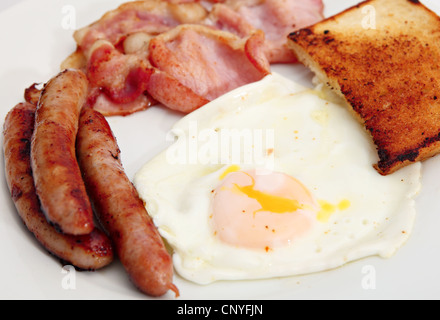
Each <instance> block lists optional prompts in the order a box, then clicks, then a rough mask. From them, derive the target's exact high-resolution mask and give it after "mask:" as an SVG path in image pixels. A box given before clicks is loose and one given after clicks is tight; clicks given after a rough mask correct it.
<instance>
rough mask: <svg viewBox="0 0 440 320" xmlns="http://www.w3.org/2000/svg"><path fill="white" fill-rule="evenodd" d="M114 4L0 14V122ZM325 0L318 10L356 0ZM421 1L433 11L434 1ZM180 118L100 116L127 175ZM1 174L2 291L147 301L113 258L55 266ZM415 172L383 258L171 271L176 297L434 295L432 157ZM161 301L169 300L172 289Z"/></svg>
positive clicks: (436, 252)
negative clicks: (222, 275)
mask: <svg viewBox="0 0 440 320" xmlns="http://www.w3.org/2000/svg"><path fill="white" fill-rule="evenodd" d="M122 2H123V1H120V0H76V1H74V2H72V1H70V0H60V1H54V0H39V1H30V0H28V1H23V2H21V3H19V4H18V5H15V6H12V7H10V8H8V9H7V10H5V11H3V12H2V13H1V14H0V30H1V39H0V40H1V43H2V50H1V53H0V91H1V98H2V102H1V104H0V119H1V125H3V119H4V117H5V116H6V113H7V112H8V111H9V110H10V109H11V108H12V107H13V106H14V105H15V104H17V103H18V102H20V101H22V100H23V91H24V89H25V88H26V87H28V86H29V85H31V84H32V83H34V82H45V81H47V80H48V79H49V78H50V77H52V76H53V75H55V74H56V73H57V72H58V70H59V64H60V63H61V61H62V60H63V59H64V58H65V57H66V56H67V55H68V54H70V53H71V52H72V51H73V50H74V49H75V43H74V41H73V38H72V33H73V30H72V27H74V28H75V27H76V28H80V27H82V26H85V25H87V24H89V23H91V22H93V21H95V20H97V19H98V18H100V17H101V15H102V14H103V13H104V12H106V11H108V10H110V9H113V8H116V7H117V6H118V5H119V4H120V3H122ZM324 2H325V5H326V10H325V14H326V16H330V15H332V14H335V13H337V12H340V11H341V10H343V9H345V8H348V7H350V6H351V5H354V4H356V3H357V1H356V0H327V1H324ZM72 3H74V5H72ZM424 3H425V4H426V5H427V6H428V7H430V8H431V9H433V10H435V11H436V12H437V13H440V5H439V4H438V3H437V2H436V0H425V1H424ZM69 14H73V16H70V15H69ZM69 17H73V18H74V20H69ZM402 19H404V17H402ZM72 22H74V23H75V24H74V25H72ZM273 70H274V71H278V72H280V73H282V74H284V75H287V76H288V77H289V78H291V79H293V80H296V81H298V82H300V83H303V84H305V85H308V86H312V84H311V78H312V75H311V73H310V72H309V71H308V70H307V69H305V68H304V67H303V66H301V65H284V66H274V68H273ZM179 118H180V115H178V114H176V113H173V112H169V111H168V110H165V109H164V108H160V107H153V108H151V109H149V110H148V111H145V112H139V113H137V114H134V115H132V116H129V117H113V118H109V122H110V125H111V127H112V129H113V131H114V133H115V135H116V137H117V139H118V142H119V146H120V148H121V150H122V160H123V163H124V166H125V169H126V171H127V174H128V176H129V177H130V178H132V177H133V176H134V174H135V172H136V171H137V170H138V169H139V168H140V167H141V165H142V164H144V163H145V162H146V161H148V160H149V159H151V158H152V157H153V156H154V155H156V154H157V153H158V152H160V151H161V150H163V149H164V148H165V147H166V146H167V142H166V139H165V135H166V133H167V132H168V130H169V129H170V128H171V126H172V125H173V124H174V122H175V121H176V120H178V119H179ZM2 142H3V140H2ZM0 172H1V173H0V175H1V177H0V198H1V202H0V203H1V210H0V211H1V213H0V246H1V248H2V250H1V253H2V258H1V260H2V263H1V264H0V284H1V286H0V298H1V299H149V298H148V297H146V296H145V295H143V294H141V293H140V292H138V291H137V290H136V289H135V288H134V287H133V286H132V284H131V283H130V282H129V280H128V278H127V276H126V274H125V271H124V270H123V268H122V267H121V265H120V264H119V262H118V261H116V262H115V263H113V264H112V265H110V266H109V267H107V268H105V269H103V270H101V271H96V272H75V273H72V272H70V273H69V271H65V270H63V269H62V266H61V264H60V263H59V262H58V261H57V260H56V259H54V258H53V257H52V256H50V255H49V254H47V253H46V252H45V251H44V249H42V247H41V246H40V245H39V243H38V242H36V240H35V239H34V238H33V236H32V235H31V234H30V233H29V232H28V231H27V230H26V228H25V227H24V226H23V223H22V222H21V221H20V219H19V218H18V215H17V214H16V212H15V208H14V206H13V203H12V201H11V198H10V195H9V191H8V188H7V186H6V182H5V178H4V160H3V157H1V161H0ZM423 173H424V177H423V181H422V183H423V189H422V191H421V193H420V195H419V197H418V198H417V208H418V211H419V215H418V218H417V223H416V226H415V229H414V231H413V234H412V236H411V238H410V240H409V241H408V242H407V243H406V244H405V245H404V246H403V247H402V248H401V249H400V250H399V251H398V252H397V254H396V255H395V256H393V257H391V258H390V259H380V258H375V257H372V258H367V259H362V260H360V261H356V262H353V263H350V264H348V265H346V266H344V267H341V268H338V269H336V270H331V271H327V272H322V273H318V274H313V275H307V276H299V277H291V278H282V279H274V280H261V281H245V282H232V283H231V282H219V283H215V284H212V285H209V286H198V285H194V284H191V283H188V282H187V281H184V280H182V279H180V278H179V277H178V276H176V278H175V283H176V285H177V286H178V287H179V289H180V292H181V298H180V299H438V298H440V272H439V270H440V232H438V228H439V227H440V157H435V158H433V159H430V160H429V161H426V162H425V163H424V164H423ZM73 276H74V277H73ZM73 285H74V286H73ZM161 299H174V295H173V294H171V293H170V294H167V295H165V296H164V297H162V298H161Z"/></svg>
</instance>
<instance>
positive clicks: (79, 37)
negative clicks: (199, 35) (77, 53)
mask: <svg viewBox="0 0 440 320" xmlns="http://www.w3.org/2000/svg"><path fill="white" fill-rule="evenodd" d="M206 15H207V11H206V10H205V9H204V8H203V7H202V6H201V5H200V4H198V3H194V2H191V3H182V4H174V3H171V2H167V1H162V0H143V1H129V2H127V3H124V4H122V5H120V6H119V7H118V8H116V9H115V10H112V11H109V12H107V13H106V14H105V15H104V16H103V17H102V18H101V19H100V20H98V21H96V22H95V23H93V24H91V25H89V26H87V27H85V28H82V29H80V30H78V31H77V32H75V34H74V38H75V41H76V43H77V44H78V46H79V47H80V48H81V49H82V51H84V52H87V51H88V50H89V49H90V48H91V47H92V46H93V44H94V43H95V42H96V41H97V40H107V41H109V42H110V43H111V44H113V45H114V46H115V47H118V45H119V44H120V43H121V41H123V39H124V38H125V37H126V36H128V35H130V34H132V33H136V32H145V33H149V34H152V35H157V34H160V33H162V32H165V31H168V30H170V29H172V28H173V27H176V26H178V25H179V24H182V23H197V22H198V21H200V20H202V19H204V18H205V17H206Z"/></svg>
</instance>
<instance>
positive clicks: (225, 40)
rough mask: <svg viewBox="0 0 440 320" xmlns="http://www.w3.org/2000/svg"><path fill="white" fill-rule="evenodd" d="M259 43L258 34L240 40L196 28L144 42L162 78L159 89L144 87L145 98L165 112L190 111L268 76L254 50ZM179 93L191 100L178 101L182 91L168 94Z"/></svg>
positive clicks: (258, 52) (260, 54)
mask: <svg viewBox="0 0 440 320" xmlns="http://www.w3.org/2000/svg"><path fill="white" fill-rule="evenodd" d="M263 39H264V35H263V34H262V33H261V32H260V33H255V34H253V35H251V36H250V37H249V38H248V39H241V38H239V37H236V36H234V35H232V34H230V33H227V32H223V31H218V30H213V29H210V28H208V27H205V26H201V25H181V26H179V27H176V28H174V29H172V30H171V31H168V32H166V33H163V34H161V35H159V36H157V37H155V38H154V39H152V40H151V41H150V47H149V51H150V61H151V63H152V65H153V66H154V67H155V68H157V69H158V70H160V71H161V72H164V73H166V75H167V76H166V77H167V78H166V79H165V77H162V82H163V83H162V82H161V84H160V85H157V84H155V83H153V82H152V84H149V86H148V92H149V93H150V94H151V95H152V96H153V97H154V98H155V99H157V100H158V101H159V102H162V103H163V104H164V105H166V106H168V107H169V108H172V109H176V110H179V111H182V112H188V111H193V110H195V109H197V108H198V107H200V105H199V104H200V103H203V102H206V101H212V100H214V99H215V98H217V97H219V96H220V95H222V94H224V93H226V92H228V91H230V90H232V89H235V88H237V87H239V86H242V85H244V84H247V83H251V82H254V81H257V80H260V79H262V78H263V77H264V76H266V75H267V74H269V73H270V66H269V63H268V62H267V60H266V59H265V57H264V53H263V52H262V51H261V50H259V47H258V44H259V43H262V42H263ZM250 57H251V58H250ZM156 77H158V75H155V79H156ZM166 83H169V84H173V85H172V86H171V85H166ZM181 87H183V88H185V90H187V91H188V93H192V95H193V96H194V99H188V96H186V97H185V96H182V93H183V92H182V91H184V90H181V89H178V90H177V91H174V88H181ZM182 100H183V101H182ZM188 100H192V101H188Z"/></svg>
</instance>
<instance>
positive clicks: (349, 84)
mask: <svg viewBox="0 0 440 320" xmlns="http://www.w3.org/2000/svg"><path fill="white" fill-rule="evenodd" d="M288 42H289V47H290V48H291V49H292V50H293V51H294V52H295V54H296V55H297V57H298V59H299V61H300V62H302V63H303V64H304V65H306V66H307V67H309V68H310V69H311V70H312V71H313V72H314V73H315V75H316V78H318V80H319V82H321V83H323V84H325V85H328V86H329V87H330V88H331V90H332V91H334V92H336V93H337V94H338V95H339V96H341V97H342V98H343V99H344V100H345V101H346V102H347V105H348V107H349V109H350V110H351V111H352V112H353V114H354V115H355V117H356V118H357V119H358V120H359V121H360V122H361V123H362V124H363V125H364V126H365V128H366V129H367V131H368V132H369V133H370V134H371V136H372V139H373V142H374V143H375V145H376V147H377V153H378V158H379V159H378V163H377V164H375V165H374V167H375V168H376V170H377V171H378V172H379V173H381V174H382V175H387V174H391V173H393V172H395V171H396V170H398V169H399V168H402V167H404V166H406V165H408V164H411V163H413V162H415V161H422V160H425V159H428V158H430V157H432V156H434V155H436V154H438V153H439V152H440V18H439V17H438V16H437V15H436V14H435V13H434V12H432V11H431V10H429V9H428V8H427V7H425V6H424V5H423V4H422V3H420V2H419V1H418V0H368V1H364V2H362V3H359V4H358V5H356V6H354V7H351V8H349V9H347V10H345V11H343V12H341V13H339V14H337V15H335V16H333V17H330V18H328V19H325V20H323V21H322V22H319V23H317V24H315V25H313V26H311V27H308V28H304V29H301V30H298V31H296V32H293V33H291V34H290V35H289V40H288Z"/></svg>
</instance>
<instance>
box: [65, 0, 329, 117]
mask: <svg viewBox="0 0 440 320" xmlns="http://www.w3.org/2000/svg"><path fill="white" fill-rule="evenodd" d="M322 11H323V4H322V0H208V1H205V0H203V1H197V0H143V1H130V2H127V3H124V4H122V5H121V6H119V7H118V8H116V9H115V10H112V11H109V12H107V13H106V14H105V15H104V16H103V17H102V18H101V19H100V20H98V21H96V22H95V23H93V24H91V25H89V26H87V27H84V28H82V29H80V30H78V31H77V32H75V35H74V38H75V40H76V42H77V50H76V52H75V53H73V54H72V55H71V56H70V57H68V58H67V59H66V60H65V61H64V63H63V65H62V66H63V68H77V69H81V70H83V71H84V72H85V73H86V74H87V76H88V78H89V81H90V85H91V88H90V97H89V100H88V101H89V103H90V104H92V105H94V108H95V109H97V110H99V111H101V112H102V113H103V114H104V115H107V116H111V115H127V114H131V113H133V112H137V111H140V110H144V109H146V108H148V107H149V106H151V105H153V104H155V103H156V102H160V103H162V104H163V105H165V106H166V107H168V108H171V109H174V110H178V111H181V112H184V113H188V112H191V111H193V110H195V109H197V108H199V107H201V106H203V105H204V104H206V103H207V102H209V101H211V100H213V99H215V98H216V97H218V96H220V95H222V94H224V93H226V92H228V91H229V90H232V89H234V88H237V87H238V86H241V85H244V84H247V83H250V82H253V81H257V80H259V79H261V78H262V77H264V76H265V75H266V74H268V73H269V72H270V64H271V63H291V62H295V61H296V59H295V57H294V56H293V53H292V52H291V51H290V50H289V49H288V48H287V45H286V41H287V35H288V34H289V33H290V32H292V31H294V30H296V29H298V28H301V27H304V26H307V25H309V24H313V23H315V22H317V21H318V20H320V19H322V17H323V16H322Z"/></svg>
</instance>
